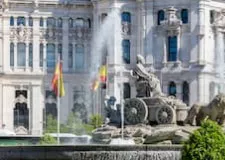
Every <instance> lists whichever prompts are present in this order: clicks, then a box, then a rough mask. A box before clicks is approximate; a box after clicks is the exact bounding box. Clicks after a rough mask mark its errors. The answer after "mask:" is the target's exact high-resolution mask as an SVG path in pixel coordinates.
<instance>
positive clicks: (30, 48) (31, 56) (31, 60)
mask: <svg viewBox="0 0 225 160" xmlns="http://www.w3.org/2000/svg"><path fill="white" fill-rule="evenodd" d="M29 67H33V44H32V43H30V44H29Z"/></svg>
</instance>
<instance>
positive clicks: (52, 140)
mask: <svg viewBox="0 0 225 160" xmlns="http://www.w3.org/2000/svg"><path fill="white" fill-rule="evenodd" d="M56 143H57V141H56V139H55V138H54V137H52V136H50V135H49V134H45V135H44V136H43V137H41V139H40V144H42V145H44V144H56Z"/></svg>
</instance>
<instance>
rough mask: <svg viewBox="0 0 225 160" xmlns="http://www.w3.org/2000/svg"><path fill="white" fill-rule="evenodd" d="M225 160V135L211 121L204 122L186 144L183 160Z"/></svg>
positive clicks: (183, 150)
mask: <svg viewBox="0 0 225 160" xmlns="http://www.w3.org/2000/svg"><path fill="white" fill-rule="evenodd" d="M190 159H191V160H225V135H224V132H223V131H222V128H221V127H220V126H219V125H218V124H217V123H216V122H213V121H211V120H205V121H203V122H202V124H201V127H200V128H199V129H197V130H196V131H194V133H193V134H192V135H191V136H190V138H189V140H187V141H186V142H185V143H184V147H183V149H182V160H190Z"/></svg>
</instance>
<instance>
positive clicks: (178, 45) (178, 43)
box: [177, 31, 181, 62]
mask: <svg viewBox="0 0 225 160" xmlns="http://www.w3.org/2000/svg"><path fill="white" fill-rule="evenodd" d="M180 46H181V32H180V31H178V35H177V62H180V58H181V57H180V49H181V47H180Z"/></svg>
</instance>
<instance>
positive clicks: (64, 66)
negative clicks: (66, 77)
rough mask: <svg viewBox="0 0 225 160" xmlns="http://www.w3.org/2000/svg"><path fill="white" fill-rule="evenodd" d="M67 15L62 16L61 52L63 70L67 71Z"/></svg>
mask: <svg viewBox="0 0 225 160" xmlns="http://www.w3.org/2000/svg"><path fill="white" fill-rule="evenodd" d="M68 19H69V18H68V17H63V38H62V54H63V64H64V65H63V70H64V71H68V44H69V26H68Z"/></svg>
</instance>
